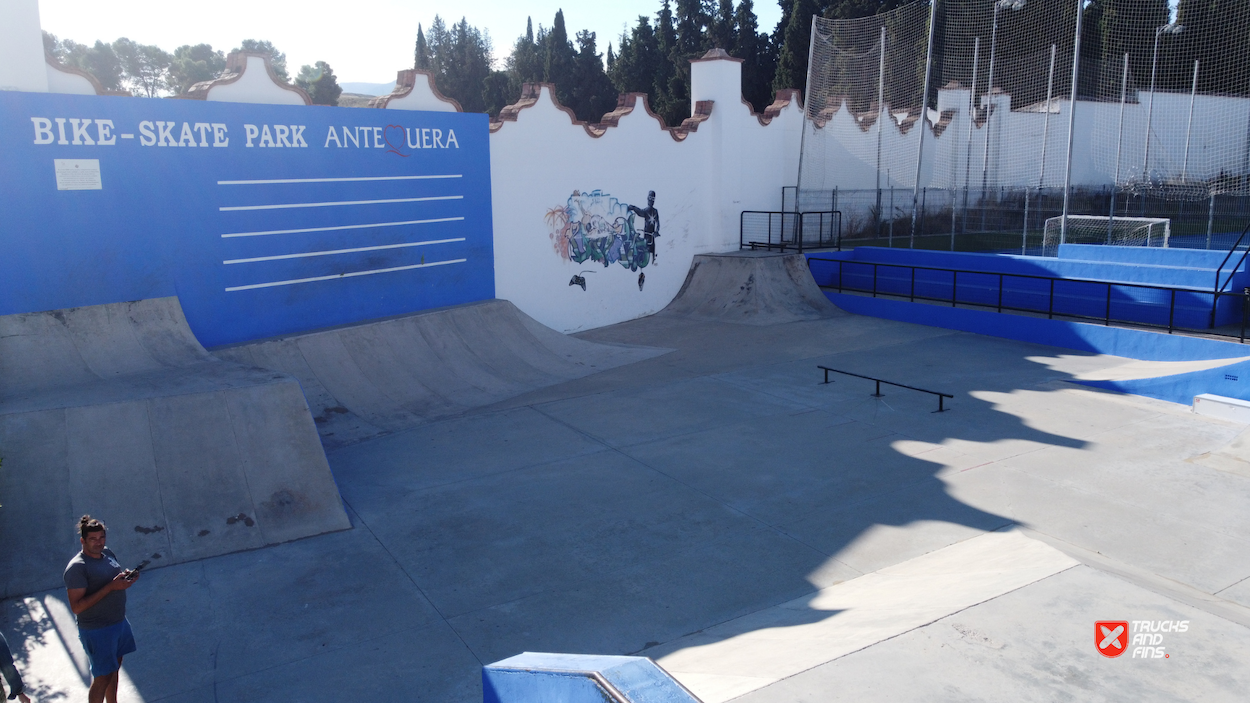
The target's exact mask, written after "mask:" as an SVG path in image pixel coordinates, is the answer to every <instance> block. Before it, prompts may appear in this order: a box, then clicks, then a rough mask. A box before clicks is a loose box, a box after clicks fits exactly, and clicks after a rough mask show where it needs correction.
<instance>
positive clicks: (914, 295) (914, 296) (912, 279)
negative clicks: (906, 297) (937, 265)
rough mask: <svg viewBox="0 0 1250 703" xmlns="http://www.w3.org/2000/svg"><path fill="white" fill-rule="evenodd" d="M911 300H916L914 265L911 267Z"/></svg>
mask: <svg viewBox="0 0 1250 703" xmlns="http://www.w3.org/2000/svg"><path fill="white" fill-rule="evenodd" d="M911 302H913V303H914V302H916V267H915V266H912V267H911Z"/></svg>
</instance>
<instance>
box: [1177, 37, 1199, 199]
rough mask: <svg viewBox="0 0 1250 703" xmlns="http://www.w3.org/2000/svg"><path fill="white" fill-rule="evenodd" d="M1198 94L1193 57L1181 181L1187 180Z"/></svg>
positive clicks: (1195, 62)
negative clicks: (1190, 142) (1195, 99)
mask: <svg viewBox="0 0 1250 703" xmlns="http://www.w3.org/2000/svg"><path fill="white" fill-rule="evenodd" d="M1197 96H1198V59H1194V84H1193V86H1192V87H1191V88H1190V89H1189V126H1187V127H1186V128H1185V160H1184V161H1182V162H1181V183H1185V182H1186V181H1188V180H1189V140H1190V137H1192V136H1193V133H1194V98H1196V97H1197Z"/></svg>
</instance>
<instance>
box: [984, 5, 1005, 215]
mask: <svg viewBox="0 0 1250 703" xmlns="http://www.w3.org/2000/svg"><path fill="white" fill-rule="evenodd" d="M1000 9H1002V3H1001V2H995V3H994V26H993V28H992V29H991V30H990V70H989V76H988V79H987V81H986V83H985V95H986V97H987V98H989V103H988V105H987V107H986V108H985V124H983V125H981V129H984V130H985V152H984V153H983V154H982V155H981V231H982V232H984V231H985V191H986V189H987V188H988V187H989V174H990V117H991V116H992V115H993V114H994V58H995V57H994V54H995V53H996V51H997V49H998V11H999V10H1000Z"/></svg>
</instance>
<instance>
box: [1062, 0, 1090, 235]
mask: <svg viewBox="0 0 1250 703" xmlns="http://www.w3.org/2000/svg"><path fill="white" fill-rule="evenodd" d="M1084 5H1085V0H1076V39H1075V41H1074V42H1073V46H1072V103H1071V105H1070V106H1069V108H1068V159H1067V161H1068V163H1067V165H1066V166H1065V167H1064V173H1063V221H1062V223H1061V224H1060V225H1059V243H1060V244H1063V243H1064V241H1065V240H1066V239H1067V236H1068V205H1069V202H1070V200H1071V198H1072V142H1073V138H1074V137H1075V136H1076V130H1075V127H1076V92H1077V91H1076V89H1077V80H1078V79H1079V78H1080V70H1081V24H1082V23H1081V19H1082V16H1083V15H1084V14H1085V13H1084V12H1083V10H1084Z"/></svg>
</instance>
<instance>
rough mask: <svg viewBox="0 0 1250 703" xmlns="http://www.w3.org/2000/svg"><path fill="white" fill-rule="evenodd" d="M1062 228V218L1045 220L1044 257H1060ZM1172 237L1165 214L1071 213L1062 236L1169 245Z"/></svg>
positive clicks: (1068, 240)
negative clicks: (1110, 215)
mask: <svg viewBox="0 0 1250 703" xmlns="http://www.w3.org/2000/svg"><path fill="white" fill-rule="evenodd" d="M1062 228H1063V218H1062V217H1051V218H1049V219H1047V220H1046V229H1045V231H1044V234H1043V236H1042V255H1043V256H1058V254H1059V241H1060V238H1061V232H1060V230H1062ZM1171 236H1172V221H1171V220H1169V219H1168V218H1166V217H1108V216H1107V215H1068V232H1067V235H1066V236H1063V237H1062V239H1063V241H1064V242H1066V243H1067V244H1110V245H1115V246H1126V247H1166V246H1168V239H1170V238H1171Z"/></svg>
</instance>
